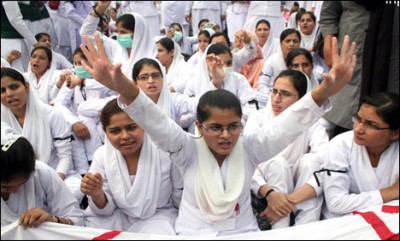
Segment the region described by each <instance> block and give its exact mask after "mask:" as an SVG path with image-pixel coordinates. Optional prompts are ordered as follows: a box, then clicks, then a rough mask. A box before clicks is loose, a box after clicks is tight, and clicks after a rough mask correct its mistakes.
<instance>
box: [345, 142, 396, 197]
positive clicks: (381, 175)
mask: <svg viewBox="0 0 400 241" xmlns="http://www.w3.org/2000/svg"><path fill="white" fill-rule="evenodd" d="M350 155H351V157H350V158H351V160H350V167H351V171H352V172H353V173H354V182H355V183H356V185H357V187H358V188H359V191H360V192H367V191H371V190H378V189H381V188H385V187H389V186H390V185H392V184H393V183H395V182H396V181H398V180H399V141H398V140H397V141H395V142H392V143H391V144H390V146H389V147H388V148H387V149H386V150H385V151H384V152H383V153H382V155H381V157H380V160H379V164H378V166H377V168H376V173H375V171H374V169H373V167H372V165H371V162H370V159H369V157H368V152H367V149H366V147H365V146H360V145H357V144H356V143H354V141H353V145H352V148H351V154H350Z"/></svg>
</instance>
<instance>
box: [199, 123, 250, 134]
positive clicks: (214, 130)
mask: <svg viewBox="0 0 400 241" xmlns="http://www.w3.org/2000/svg"><path fill="white" fill-rule="evenodd" d="M201 127H203V128H204V129H205V130H206V131H207V132H210V133H211V134H214V135H218V134H222V132H224V130H227V131H228V132H229V133H230V134H236V133H238V132H240V131H241V130H242V128H243V126H242V125H241V124H231V125H229V126H228V127H223V126H220V125H212V126H210V127H207V126H205V125H204V123H201Z"/></svg>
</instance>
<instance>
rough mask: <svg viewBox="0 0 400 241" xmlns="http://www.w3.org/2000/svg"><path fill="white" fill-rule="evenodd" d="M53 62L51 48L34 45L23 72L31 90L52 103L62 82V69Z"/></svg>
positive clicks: (43, 99)
mask: <svg viewBox="0 0 400 241" xmlns="http://www.w3.org/2000/svg"><path fill="white" fill-rule="evenodd" d="M52 63H53V54H52V50H51V49H49V48H48V47H46V46H38V47H35V48H34V49H33V50H32V52H31V57H30V59H29V67H28V71H27V72H26V73H25V74H24V75H25V77H26V79H27V81H28V82H29V83H30V85H31V88H32V90H33V91H36V92H37V94H38V96H39V97H40V99H41V100H42V101H43V102H44V103H46V104H54V102H53V101H54V99H55V98H56V96H57V94H58V91H59V89H60V88H61V86H62V84H63V81H62V80H63V77H62V71H60V70H57V69H56V66H55V65H54V64H52Z"/></svg>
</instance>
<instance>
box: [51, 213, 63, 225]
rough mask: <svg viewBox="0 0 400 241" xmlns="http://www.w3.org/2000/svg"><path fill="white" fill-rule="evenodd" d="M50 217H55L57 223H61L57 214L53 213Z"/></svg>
mask: <svg viewBox="0 0 400 241" xmlns="http://www.w3.org/2000/svg"><path fill="white" fill-rule="evenodd" d="M51 217H52V218H56V219H57V223H61V220H60V218H59V217H57V216H54V215H52V216H51Z"/></svg>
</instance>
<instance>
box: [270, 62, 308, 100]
mask: <svg viewBox="0 0 400 241" xmlns="http://www.w3.org/2000/svg"><path fill="white" fill-rule="evenodd" d="M281 77H288V78H289V79H290V81H291V82H292V84H293V86H294V88H295V89H296V90H297V92H299V99H300V98H301V97H303V96H304V95H305V94H306V93H307V85H308V81H307V77H306V75H305V74H303V73H302V72H301V71H298V70H294V69H286V70H283V71H281V72H280V73H279V75H278V76H277V77H276V78H275V82H276V81H277V80H278V79H279V78H281Z"/></svg>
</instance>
